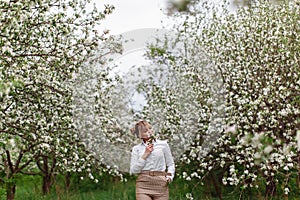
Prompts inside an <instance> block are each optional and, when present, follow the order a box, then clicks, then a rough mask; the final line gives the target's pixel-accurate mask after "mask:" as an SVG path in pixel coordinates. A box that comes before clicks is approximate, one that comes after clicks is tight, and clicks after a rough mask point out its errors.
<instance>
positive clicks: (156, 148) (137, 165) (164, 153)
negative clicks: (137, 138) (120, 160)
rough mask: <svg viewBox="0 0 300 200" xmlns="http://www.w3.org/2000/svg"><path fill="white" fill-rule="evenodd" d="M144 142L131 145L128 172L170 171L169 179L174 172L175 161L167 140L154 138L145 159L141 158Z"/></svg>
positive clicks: (144, 147)
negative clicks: (149, 152) (150, 150)
mask: <svg viewBox="0 0 300 200" xmlns="http://www.w3.org/2000/svg"><path fill="white" fill-rule="evenodd" d="M146 146H147V145H146V144H145V143H144V142H142V143H141V144H138V145H136V146H134V147H133V149H132V152H131V162H130V174H138V173H141V171H144V170H147V171H148V170H149V171H165V170H166V168H167V170H168V171H167V172H168V173H171V174H172V176H171V177H170V178H171V179H173V178H174V174H175V163H174V160H173V157H172V154H171V151H170V147H169V145H168V143H167V141H163V140H156V142H153V151H152V152H151V154H150V155H149V156H148V157H147V159H146V160H144V159H142V155H143V154H144V152H145V149H146Z"/></svg>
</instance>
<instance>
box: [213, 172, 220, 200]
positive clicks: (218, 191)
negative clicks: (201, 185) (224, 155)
mask: <svg viewBox="0 0 300 200" xmlns="http://www.w3.org/2000/svg"><path fill="white" fill-rule="evenodd" d="M211 178H212V182H213V185H214V187H215V191H216V193H217V195H218V197H219V199H220V200H221V199H222V192H221V190H220V187H219V185H218V181H217V180H216V176H215V174H214V173H213V172H212V173H211Z"/></svg>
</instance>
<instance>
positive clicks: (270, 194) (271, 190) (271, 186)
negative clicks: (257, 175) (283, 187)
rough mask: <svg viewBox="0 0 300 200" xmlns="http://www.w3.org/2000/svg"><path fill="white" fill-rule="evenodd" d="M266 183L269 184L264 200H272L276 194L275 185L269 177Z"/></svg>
mask: <svg viewBox="0 0 300 200" xmlns="http://www.w3.org/2000/svg"><path fill="white" fill-rule="evenodd" d="M267 182H269V184H268V185H267V186H266V194H265V197H266V198H265V199H272V197H274V196H275V194H276V183H275V181H274V178H273V177H271V176H270V177H268V178H267Z"/></svg>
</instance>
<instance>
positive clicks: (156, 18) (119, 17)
mask: <svg viewBox="0 0 300 200" xmlns="http://www.w3.org/2000/svg"><path fill="white" fill-rule="evenodd" d="M94 1H95V2H96V4H97V5H99V6H102V7H103V5H105V4H111V5H114V6H115V10H114V11H113V13H112V14H111V15H109V16H107V18H106V19H105V20H104V21H103V23H102V25H101V27H102V28H104V29H108V30H110V34H113V35H115V34H122V33H124V32H127V31H131V30H134V29H139V28H161V27H162V25H161V20H162V19H164V18H165V15H164V13H163V11H162V9H163V8H164V7H165V5H166V2H167V1H166V0H94Z"/></svg>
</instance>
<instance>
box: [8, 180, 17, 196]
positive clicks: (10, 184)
mask: <svg viewBox="0 0 300 200" xmlns="http://www.w3.org/2000/svg"><path fill="white" fill-rule="evenodd" d="M15 193H16V183H14V182H8V183H6V199H7V200H13V199H14V198H15Z"/></svg>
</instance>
